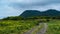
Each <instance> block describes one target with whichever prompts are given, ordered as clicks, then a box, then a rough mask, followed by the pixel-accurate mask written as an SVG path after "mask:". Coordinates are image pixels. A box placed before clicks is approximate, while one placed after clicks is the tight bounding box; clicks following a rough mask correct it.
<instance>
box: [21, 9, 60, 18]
mask: <svg viewBox="0 0 60 34" xmlns="http://www.w3.org/2000/svg"><path fill="white" fill-rule="evenodd" d="M20 16H22V17H24V18H26V17H33V16H51V17H53V16H55V17H58V16H60V11H58V10H54V9H49V10H46V11H43V12H42V11H38V10H26V11H24V12H23V13H22V14H21V15H20Z"/></svg>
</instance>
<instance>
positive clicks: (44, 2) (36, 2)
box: [0, 0, 60, 17]
mask: <svg viewBox="0 0 60 34" xmlns="http://www.w3.org/2000/svg"><path fill="white" fill-rule="evenodd" d="M48 9H56V10H60V0H0V16H2V17H7V16H15V15H20V14H21V13H22V12H23V11H25V10H40V11H44V10H48Z"/></svg>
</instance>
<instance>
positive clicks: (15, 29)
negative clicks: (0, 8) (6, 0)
mask: <svg viewBox="0 0 60 34" xmlns="http://www.w3.org/2000/svg"><path fill="white" fill-rule="evenodd" d="M38 23H39V20H17V21H16V20H4V21H0V34H23V32H26V31H27V30H29V29H31V28H33V27H34V26H36V25H37V24H38Z"/></svg>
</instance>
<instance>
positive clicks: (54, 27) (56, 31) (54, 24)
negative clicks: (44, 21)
mask: <svg viewBox="0 0 60 34" xmlns="http://www.w3.org/2000/svg"><path fill="white" fill-rule="evenodd" d="M46 34H60V20H51V21H50V22H48V28H47V32H46Z"/></svg>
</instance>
